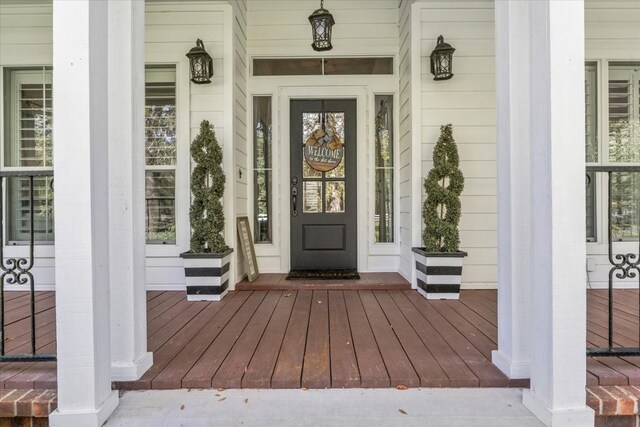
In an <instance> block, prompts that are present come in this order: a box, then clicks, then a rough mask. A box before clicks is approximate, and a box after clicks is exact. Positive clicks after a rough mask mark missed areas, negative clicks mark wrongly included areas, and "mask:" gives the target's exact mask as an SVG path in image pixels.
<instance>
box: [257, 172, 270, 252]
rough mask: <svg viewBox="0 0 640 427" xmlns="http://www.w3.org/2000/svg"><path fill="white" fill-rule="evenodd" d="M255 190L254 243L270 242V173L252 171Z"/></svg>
mask: <svg viewBox="0 0 640 427" xmlns="http://www.w3.org/2000/svg"><path fill="white" fill-rule="evenodd" d="M254 188H255V207H254V208H255V215H256V217H255V221H254V222H255V225H254V229H255V233H254V234H255V236H254V241H255V242H261V243H265V242H271V241H272V240H271V228H272V226H271V223H272V222H273V219H272V218H271V171H269V170H264V169H263V170H256V171H254Z"/></svg>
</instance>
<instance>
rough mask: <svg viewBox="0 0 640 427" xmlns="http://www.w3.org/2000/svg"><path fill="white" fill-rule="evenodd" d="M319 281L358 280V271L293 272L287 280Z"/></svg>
mask: <svg viewBox="0 0 640 427" xmlns="http://www.w3.org/2000/svg"><path fill="white" fill-rule="evenodd" d="M291 279H317V280H358V279H360V274H358V271H357V270H291V271H290V272H289V275H288V276H287V280H291Z"/></svg>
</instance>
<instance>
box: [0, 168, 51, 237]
mask: <svg viewBox="0 0 640 427" xmlns="http://www.w3.org/2000/svg"><path fill="white" fill-rule="evenodd" d="M51 180H52V178H51V177H36V178H34V179H33V209H34V210H33V229H34V236H33V240H34V241H35V242H52V241H53V228H54V227H53V219H54V215H53V188H52V185H51ZM7 186H8V192H9V209H8V216H9V227H8V230H7V231H8V234H9V235H8V240H9V242H25V241H29V234H30V210H31V206H30V205H31V203H30V190H29V178H8V179H7Z"/></svg>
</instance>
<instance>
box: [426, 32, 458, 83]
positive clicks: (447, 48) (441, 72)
mask: <svg viewBox="0 0 640 427" xmlns="http://www.w3.org/2000/svg"><path fill="white" fill-rule="evenodd" d="M453 52H455V49H454V48H453V47H452V46H451V45H450V44H449V43H445V42H444V37H442V35H440V37H438V43H437V44H436V47H435V49H433V52H431V74H433V75H434V76H435V77H434V78H433V80H449V79H450V78H451V77H453V63H452V61H453V58H452V56H453Z"/></svg>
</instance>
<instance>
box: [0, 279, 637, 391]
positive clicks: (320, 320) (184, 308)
mask: <svg viewBox="0 0 640 427" xmlns="http://www.w3.org/2000/svg"><path fill="white" fill-rule="evenodd" d="M615 294H616V298H615V300H616V305H615V308H616V316H615V329H616V334H615V343H616V345H624V346H631V345H637V344H634V343H637V342H638V335H639V330H638V300H639V295H638V291H632V290H616V292H615ZM5 298H6V301H5V303H6V305H5V319H6V321H7V325H8V326H7V328H6V338H5V340H6V342H5V345H6V349H7V352H9V353H17V352H26V351H28V349H29V340H30V333H29V319H28V313H29V310H28V307H29V306H28V297H27V294H26V293H23V292H7V293H5ZM36 312H37V316H36V325H37V334H36V336H37V344H38V351H39V352H42V353H45V352H55V295H54V293H53V292H38V293H37V296H36ZM147 312H148V347H149V350H150V351H153V353H154V365H153V367H152V368H151V369H150V370H149V371H148V372H147V373H145V374H144V376H143V377H142V378H141V379H140V380H138V381H133V382H117V383H114V385H115V387H117V388H119V389H127V390H131V389H151V388H153V389H171V388H191V387H198V388H200V387H214V388H217V387H224V388H239V387H244V388H300V387H306V388H328V387H339V388H342V387H393V386H398V385H402V386H407V387H508V386H527V384H528V381H526V380H525V381H522V380H520V381H509V380H508V379H507V378H506V377H505V376H504V375H503V374H502V373H501V372H500V371H499V370H498V369H497V368H496V367H495V366H494V365H493V364H492V363H491V351H492V350H494V349H495V348H496V347H497V345H496V342H497V316H496V291H491V290H473V291H462V293H461V298H460V301H427V300H425V299H424V298H422V297H421V296H420V295H419V294H418V293H417V292H415V291H408V290H394V289H381V290H371V289H361V290H341V289H340V290H336V289H320V290H309V289H305V288H302V289H296V290H274V291H267V290H253V291H236V292H231V293H230V294H229V295H228V296H227V297H226V298H225V299H224V300H223V301H222V302H220V303H207V302H187V301H186V297H185V293H184V292H156V291H151V292H147ZM587 327H588V343H587V345H588V346H602V345H604V344H606V291H600V290H590V291H588V325H587ZM587 365H588V366H587V382H588V384H589V385H598V384H600V385H627V384H629V385H640V357H622V358H619V357H616V358H597V359H596V358H587ZM55 379H56V368H55V363H52V362H47V363H42V362H41V363H33V362H21V363H3V364H0V388H55V387H56V383H55Z"/></svg>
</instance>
